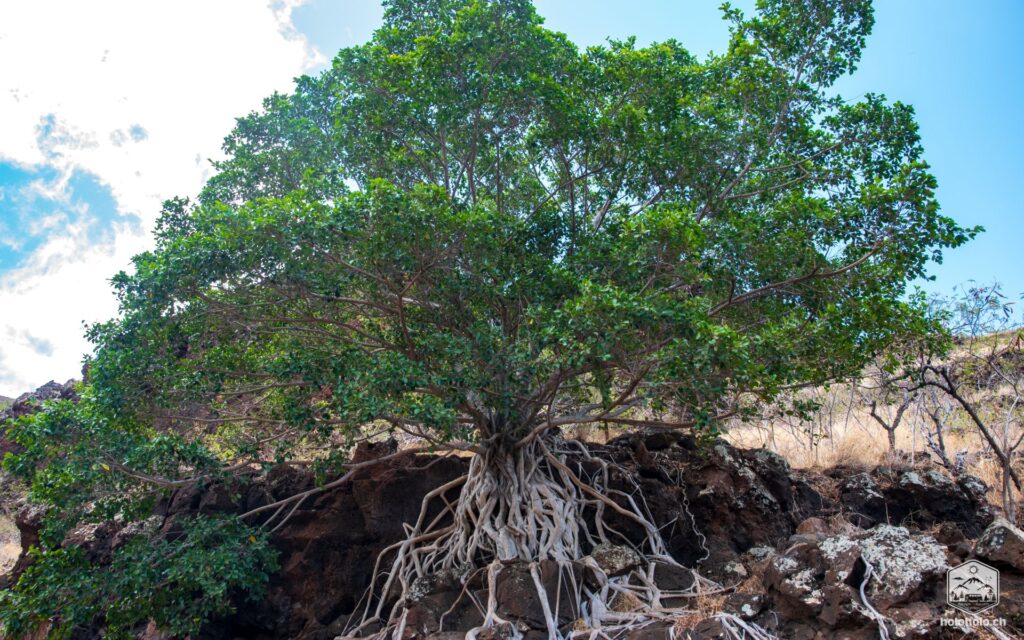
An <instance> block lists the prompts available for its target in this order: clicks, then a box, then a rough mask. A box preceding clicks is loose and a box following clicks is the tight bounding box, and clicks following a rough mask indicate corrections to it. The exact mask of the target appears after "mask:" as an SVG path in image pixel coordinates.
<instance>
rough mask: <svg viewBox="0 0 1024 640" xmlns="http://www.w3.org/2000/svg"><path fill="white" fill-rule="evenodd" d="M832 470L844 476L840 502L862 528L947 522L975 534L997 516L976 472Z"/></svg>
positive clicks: (932, 469)
mask: <svg viewBox="0 0 1024 640" xmlns="http://www.w3.org/2000/svg"><path fill="white" fill-rule="evenodd" d="M827 473H828V475H830V476H832V477H833V478H836V479H839V480H840V482H841V484H840V496H839V503H840V506H841V508H842V509H843V511H844V512H845V513H846V514H847V517H848V518H849V519H850V521H851V522H853V523H854V524H857V525H858V526H861V527H865V528H867V527H872V526H874V525H876V524H890V525H902V526H910V527H917V528H927V527H930V526H933V525H936V524H939V523H943V522H946V523H953V524H955V525H957V526H958V527H959V528H960V530H961V531H962V532H963V533H964V534H965V535H967V536H969V537H972V538H973V537H976V536H978V535H979V534H980V533H981V532H982V531H983V530H984V529H985V527H987V526H988V525H989V523H991V522H992V519H993V517H994V512H993V510H992V508H991V507H990V506H989V504H988V501H987V500H986V498H985V495H986V493H987V491H988V487H986V486H985V483H984V482H982V481H981V480H979V479H978V478H976V477H974V476H970V475H962V476H960V477H959V478H957V479H956V480H953V479H952V478H950V477H949V476H948V475H946V474H945V473H943V472H942V471H940V470H939V469H938V467H929V466H923V467H910V468H894V467H878V468H876V469H874V470H872V471H853V470H850V469H845V468H837V469H833V470H830V471H828V472H827Z"/></svg>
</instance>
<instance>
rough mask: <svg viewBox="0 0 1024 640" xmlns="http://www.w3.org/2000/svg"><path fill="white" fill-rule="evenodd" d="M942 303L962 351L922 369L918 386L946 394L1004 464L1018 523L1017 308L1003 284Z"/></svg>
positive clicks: (1022, 335)
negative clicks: (1016, 460)
mask: <svg viewBox="0 0 1024 640" xmlns="http://www.w3.org/2000/svg"><path fill="white" fill-rule="evenodd" d="M938 302H939V304H941V305H942V306H943V308H944V309H945V310H946V312H947V324H948V330H949V332H950V333H951V334H952V335H953V336H954V337H955V338H956V348H955V350H954V351H953V352H952V354H951V355H950V357H949V358H947V359H946V360H945V361H943V362H931V361H929V362H926V363H924V364H923V365H921V367H920V370H919V373H918V375H917V376H916V377H917V378H918V382H917V385H918V386H919V387H927V388H932V389H937V390H939V391H941V392H943V393H944V394H945V396H946V399H947V400H952V402H953V404H954V405H956V406H958V407H959V408H960V409H961V410H962V411H963V413H964V414H966V416H967V419H968V420H969V423H970V424H972V425H973V426H974V427H975V428H976V429H977V430H978V433H979V434H980V435H981V437H982V438H983V440H984V442H985V444H986V445H987V446H988V448H989V449H991V451H992V454H993V455H994V456H995V458H996V460H997V461H998V463H999V469H1000V473H1001V476H1002V478H1001V480H1002V482H1001V494H1002V503H1003V511H1004V512H1005V513H1006V517H1007V518H1008V519H1010V521H1012V522H1015V521H1016V519H1017V498H1016V496H1015V494H1014V488H1016V490H1017V492H1018V493H1021V492H1024V488H1022V486H1021V478H1020V474H1019V472H1018V471H1017V469H1016V467H1015V465H1014V458H1015V457H1016V456H1017V455H1018V453H1017V452H1018V450H1019V448H1020V446H1021V444H1022V443H1024V430H1021V427H1020V425H1021V424H1022V417H1024V416H1022V405H1024V355H1022V345H1024V330H1022V329H1021V327H1020V325H1019V324H1018V323H1016V322H1014V318H1013V303H1012V302H1008V301H1007V300H1006V296H1004V295H1003V293H1002V291H1001V290H1000V287H999V285H998V284H993V285H989V286H972V287H969V288H964V289H963V290H962V291H961V292H960V293H959V294H958V295H957V296H956V297H954V298H953V299H950V300H940V301H938ZM949 413H951V411H949V410H947V415H948V414H949ZM929 415H930V417H931V419H932V422H933V423H934V425H935V430H936V433H937V434H938V437H939V439H940V440H939V442H941V437H942V428H943V422H944V419H943V416H942V413H941V412H940V410H939V409H938V408H937V409H936V410H935V411H933V412H929ZM943 449H944V445H943ZM946 463H947V466H948V460H947V461H946Z"/></svg>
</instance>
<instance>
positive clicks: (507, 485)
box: [344, 437, 771, 640]
mask: <svg viewBox="0 0 1024 640" xmlns="http://www.w3.org/2000/svg"><path fill="white" fill-rule="evenodd" d="M587 469H589V470H590V472H589V473H588V472H587ZM613 479H614V480H615V481H617V482H618V483H619V484H618V486H620V487H621V486H622V483H623V482H624V483H625V487H626V490H623V489H617V488H615V486H613V482H612V480H613ZM455 490H459V494H458V499H457V500H452V499H450V498H451V494H452V492H453V491H455ZM431 514H433V515H431ZM613 514H614V515H615V516H618V517H619V521H620V522H621V521H622V520H623V519H624V520H627V521H629V522H631V523H632V524H635V525H637V526H639V527H640V528H641V530H642V531H644V534H645V535H644V539H643V541H642V543H641V544H639V545H637V544H634V543H633V542H631V541H630V539H629V538H628V537H627V536H626V535H625V534H624V533H622V532H621V531H619V530H617V529H616V528H615V526H614V525H613V523H612V519H611V516H612V515H613ZM602 544H604V545H619V546H625V547H628V548H631V549H632V550H633V551H634V552H635V553H636V554H637V556H638V557H639V558H641V559H642V565H641V567H640V568H638V569H635V570H633V571H631V572H629V573H627V574H626V575H622V576H614V577H610V576H608V575H606V574H605V572H604V571H603V570H602V569H601V567H600V566H599V565H598V563H597V562H596V561H595V560H594V558H592V557H590V556H588V555H586V554H585V553H584V550H587V549H593V548H595V547H597V546H598V545H602ZM392 556H393V557H392ZM386 557H391V563H390V567H389V568H388V569H387V570H382V568H381V563H382V562H383V561H384V559H385V558H386ZM542 561H554V562H555V563H557V566H558V567H559V576H558V586H557V590H556V592H555V594H553V599H552V594H551V593H549V588H548V587H546V586H545V584H544V581H543V580H542V578H541V562H542ZM515 562H525V563H527V567H528V569H529V576H530V578H531V579H532V582H533V587H534V589H535V590H536V592H537V595H538V598H539V602H540V603H541V607H542V609H543V610H542V612H541V613H542V615H543V618H544V626H545V628H546V630H547V634H548V638H549V640H563V639H568V638H584V637H585V638H589V639H592V640H596V639H598V638H604V639H607V640H613V639H617V638H621V637H624V636H625V635H626V634H627V633H629V632H631V631H633V630H636V629H640V628H643V627H645V626H648V625H651V624H655V623H663V624H674V622H675V621H676V620H678V619H680V618H682V617H687V616H689V617H692V615H693V614H695V613H696V610H695V609H690V608H688V607H679V606H678V603H679V602H681V601H684V602H685V601H688V600H691V601H692V599H696V598H700V597H702V596H707V595H710V594H714V593H720V592H722V591H723V589H722V587H721V586H720V585H718V584H716V583H714V582H712V581H710V580H708V579H706V578H703V577H701V576H699V575H698V574H697V573H696V572H693V571H692V570H691V574H692V575H693V577H694V580H693V582H692V584H691V586H690V587H689V588H688V589H685V590H675V591H666V590H662V589H661V588H659V587H658V585H657V581H656V580H655V570H656V567H657V566H658V565H659V564H661V565H670V566H674V567H678V568H680V569H682V567H681V565H679V564H678V563H677V562H676V561H675V560H674V559H673V558H672V556H671V555H670V554H669V553H668V550H667V547H666V546H665V543H664V540H663V539H662V536H661V533H660V531H659V529H658V527H657V526H656V525H655V524H654V522H653V518H652V516H651V514H650V512H649V510H648V508H647V505H646V503H645V501H644V498H643V494H642V492H641V491H640V487H639V486H638V485H637V484H636V483H635V481H633V480H632V475H631V474H630V473H629V472H627V471H626V470H625V469H623V468H621V467H619V466H618V465H616V464H614V463H612V462H609V461H607V460H604V459H602V458H598V457H594V456H593V455H592V454H591V453H590V451H589V450H587V448H586V447H585V446H583V445H582V444H581V443H578V442H571V441H564V440H561V439H560V438H555V437H547V438H538V439H536V440H533V441H531V442H529V443H527V444H526V445H525V446H522V447H517V448H513V449H512V450H500V449H497V448H490V449H487V450H485V451H484V452H483V453H482V454H480V455H477V456H475V457H473V458H472V459H471V460H470V464H469V470H468V471H467V472H466V474H465V475H463V476H460V477H459V478H456V479H455V480H452V481H451V482H448V483H447V484H445V485H442V486H440V487H438V488H437V489H435V490H433V491H431V492H430V493H428V494H427V495H426V496H425V497H424V499H423V502H422V505H421V508H420V513H419V516H418V518H417V520H416V522H415V523H414V524H412V525H407V526H406V537H405V538H404V539H403V540H402V541H400V542H398V543H396V544H394V545H392V546H391V547H388V548H387V549H386V550H385V551H384V552H383V553H381V555H380V556H379V557H378V558H377V563H376V565H375V567H374V575H373V579H372V581H371V585H370V588H369V589H368V591H367V594H366V595H365V596H364V599H363V601H362V602H361V603H360V607H359V608H358V609H357V610H358V611H361V612H362V613H361V617H359V616H353V625H352V626H351V627H350V628H349V629H348V630H347V632H346V635H345V636H344V637H357V636H360V635H362V634H366V633H369V634H371V636H372V637H375V638H379V639H381V640H383V639H384V638H387V637H391V638H394V639H396V640H398V639H400V638H402V636H403V634H405V633H406V631H407V624H406V623H407V616H408V612H409V609H410V607H411V606H412V605H413V604H414V603H415V602H416V601H417V599H418V598H419V597H422V596H423V595H426V591H425V590H427V589H429V588H430V587H429V584H430V580H432V579H437V578H442V579H448V580H452V581H458V583H461V585H462V589H461V593H460V595H459V600H461V599H462V598H467V597H468V598H469V600H470V601H471V602H473V603H474V604H475V605H476V606H477V607H478V609H480V613H481V615H482V618H483V622H482V624H481V625H480V626H478V627H476V628H475V629H471V630H470V631H468V632H467V635H466V637H467V638H469V639H470V640H475V638H477V636H478V635H479V634H480V633H481V632H482V631H484V630H485V629H490V628H494V627H498V626H503V627H505V630H506V632H507V634H508V635H509V636H510V637H512V638H520V637H521V636H522V634H521V630H520V629H518V628H517V626H516V625H515V624H513V623H512V621H510V620H505V619H503V618H502V617H501V615H500V614H499V611H498V601H497V589H496V586H497V585H496V582H497V579H498V576H499V574H500V572H501V570H502V568H503V567H506V566H508V565H509V564H511V563H515ZM574 563H576V564H577V565H579V566H581V567H582V568H585V570H587V571H588V572H589V574H590V579H589V580H585V581H577V580H576V574H575V573H574V572H573V567H572V565H573V564H574ZM481 571H483V573H484V578H483V582H484V584H483V585H482V586H483V592H484V593H486V604H484V603H480V602H479V601H478V600H477V598H476V595H475V594H474V589H471V588H470V582H471V581H472V580H475V579H477V578H478V577H479V576H480V573H481ZM564 598H568V599H569V601H568V602H563V599H564ZM552 602H553V603H554V606H553V607H552V606H551V605H552ZM623 603H628V606H626V605H624V604H623ZM458 604H459V602H458V601H457V602H456V603H455V604H453V605H452V607H451V608H450V609H449V610H448V611H447V612H445V613H444V614H443V615H441V618H440V623H441V626H442V629H440V630H443V626H444V620H445V617H446V616H447V615H449V614H451V613H452V611H454V610H455V608H456V606H457V605H458ZM565 611H569V612H572V615H573V616H575V617H576V618H575V622H574V623H573V624H572V625H571V628H567V626H568V625H565V624H564V623H563V624H559V617H560V612H561V613H562V616H563V620H564V612H565ZM718 619H719V621H720V624H721V626H722V628H723V629H725V630H726V633H727V634H729V637H730V638H735V639H736V640H741V639H748V638H749V639H750V640H767V639H769V638H771V636H770V635H769V634H768V633H767V632H765V631H764V630H763V629H761V628H760V627H757V626H756V625H753V624H751V623H748V622H744V621H743V620H741V619H739V618H736V617H735V616H729V615H728V614H720V615H719V616H718ZM371 630H373V631H371Z"/></svg>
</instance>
